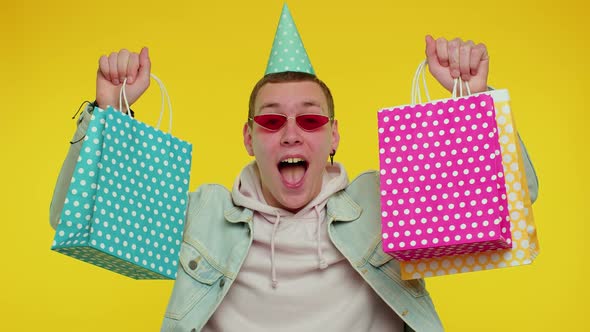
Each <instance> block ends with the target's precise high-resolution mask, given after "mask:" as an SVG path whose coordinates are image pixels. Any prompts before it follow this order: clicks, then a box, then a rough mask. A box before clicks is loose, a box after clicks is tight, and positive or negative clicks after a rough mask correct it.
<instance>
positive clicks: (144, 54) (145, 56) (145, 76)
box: [137, 47, 152, 81]
mask: <svg viewBox="0 0 590 332" xmlns="http://www.w3.org/2000/svg"><path fill="white" fill-rule="evenodd" d="M151 68H152V63H151V61H150V55H149V50H148V48H147V47H144V48H142V49H141V52H140V53H139V74H138V75H137V78H138V79H139V80H148V81H149V79H150V71H151Z"/></svg>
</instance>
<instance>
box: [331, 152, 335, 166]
mask: <svg viewBox="0 0 590 332" xmlns="http://www.w3.org/2000/svg"><path fill="white" fill-rule="evenodd" d="M334 155H336V150H332V153H330V165H332V166H334Z"/></svg>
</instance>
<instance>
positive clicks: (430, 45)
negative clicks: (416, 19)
mask: <svg viewBox="0 0 590 332" xmlns="http://www.w3.org/2000/svg"><path fill="white" fill-rule="evenodd" d="M425 53H426V58H427V59H428V62H429V63H430V62H431V61H433V60H435V59H436V41H435V40H434V38H432V36H431V35H426V52H425ZM436 62H437V63H438V59H437V60H436Z"/></svg>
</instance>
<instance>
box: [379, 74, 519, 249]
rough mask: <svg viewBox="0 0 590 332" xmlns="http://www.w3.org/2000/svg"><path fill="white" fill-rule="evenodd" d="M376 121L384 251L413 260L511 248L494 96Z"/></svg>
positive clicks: (387, 113)
mask: <svg viewBox="0 0 590 332" xmlns="http://www.w3.org/2000/svg"><path fill="white" fill-rule="evenodd" d="M421 70H423V69H420V68H419V70H418V71H417V74H416V75H417V76H419V75H420V72H421ZM414 81H415V82H414V84H416V82H417V80H416V79H415V80H414ZM459 83H460V82H459ZM454 95H455V93H454ZM378 119H379V148H380V150H379V152H380V169H381V170H380V181H381V209H382V230H383V250H384V252H386V253H388V254H390V255H392V256H393V257H395V258H396V259H398V260H400V261H412V260H417V259H423V258H430V257H442V256H453V255H462V254H470V253H476V252H483V251H490V250H498V249H505V248H510V247H511V244H512V242H511V233H510V220H509V215H508V206H507V195H506V188H505V182H504V179H503V177H504V174H503V169H502V158H501V153H500V150H501V148H500V143H499V138H498V129H497V125H496V120H495V109H494V103H493V100H492V98H491V97H490V96H489V95H485V94H481V95H476V96H467V97H461V98H455V97H454V98H450V99H445V100H439V101H434V102H428V103H423V104H422V103H418V104H415V105H408V106H401V107H394V108H387V109H382V110H380V111H379V113H378Z"/></svg>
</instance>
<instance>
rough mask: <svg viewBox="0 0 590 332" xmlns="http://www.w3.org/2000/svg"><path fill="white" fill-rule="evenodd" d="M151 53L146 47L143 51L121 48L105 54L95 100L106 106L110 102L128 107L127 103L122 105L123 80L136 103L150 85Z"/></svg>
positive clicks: (114, 105) (99, 61)
mask: <svg viewBox="0 0 590 332" xmlns="http://www.w3.org/2000/svg"><path fill="white" fill-rule="evenodd" d="M150 68H151V63H150V57H149V54H148V49H147V48H146V47H144V48H142V49H141V52H140V53H139V54H138V53H135V52H129V51H128V50H126V49H122V50H120V51H119V52H113V53H111V54H110V55H109V56H108V57H107V56H106V55H103V56H101V57H100V59H99V60H98V72H97V73H96V102H97V104H98V107H100V108H102V109H105V108H106V107H107V106H108V105H111V106H113V107H114V108H117V109H119V110H123V111H126V109H125V108H126V106H125V105H119V92H120V91H121V88H122V85H123V81H124V80H125V79H127V83H126V84H125V94H126V96H127V101H128V102H129V105H130V106H131V104H133V103H134V102H135V101H136V100H137V99H138V98H139V97H140V96H141V95H142V94H143V93H144V92H145V90H146V89H147V88H148V87H149V85H150Z"/></svg>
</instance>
